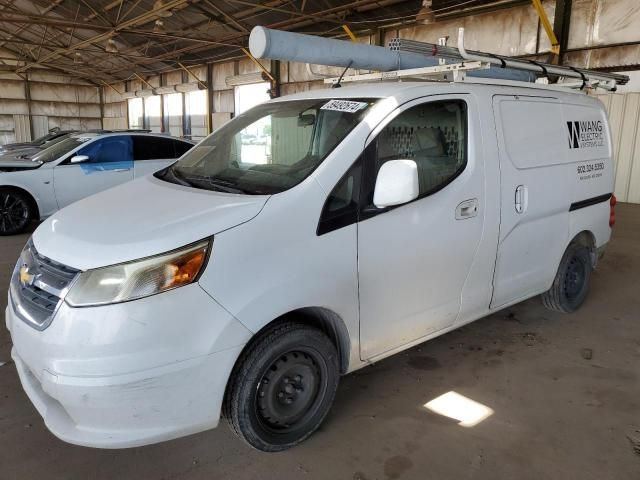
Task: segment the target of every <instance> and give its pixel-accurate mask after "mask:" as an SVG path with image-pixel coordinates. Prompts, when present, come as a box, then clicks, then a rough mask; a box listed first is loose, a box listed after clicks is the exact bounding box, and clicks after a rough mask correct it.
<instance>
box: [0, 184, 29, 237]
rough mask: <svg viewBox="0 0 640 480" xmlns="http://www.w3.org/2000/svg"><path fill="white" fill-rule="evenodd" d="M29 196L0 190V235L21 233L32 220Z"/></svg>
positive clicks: (10, 190) (13, 191)
mask: <svg viewBox="0 0 640 480" xmlns="http://www.w3.org/2000/svg"><path fill="white" fill-rule="evenodd" d="M33 215H34V212H33V206H32V201H31V198H30V197H29V195H27V194H26V193H23V192H21V191H18V190H12V189H8V188H3V189H0V235H2V236H5V235H15V234H17V233H21V232H23V231H24V230H25V229H26V228H27V226H28V225H29V224H30V223H31V220H32V219H33Z"/></svg>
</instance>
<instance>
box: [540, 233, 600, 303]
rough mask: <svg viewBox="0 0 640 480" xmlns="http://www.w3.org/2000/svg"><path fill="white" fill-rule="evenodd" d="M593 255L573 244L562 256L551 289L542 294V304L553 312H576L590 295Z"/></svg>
mask: <svg viewBox="0 0 640 480" xmlns="http://www.w3.org/2000/svg"><path fill="white" fill-rule="evenodd" d="M592 270H593V265H592V264H591V253H590V252H589V250H588V249H587V248H586V247H585V246H583V245H580V244H577V243H572V244H571V245H569V246H568V247H567V250H566V251H565V252H564V255H563V256H562V260H561V261H560V266H559V267H558V272H557V273H556V278H555V279H554V280H553V285H551V288H550V289H549V290H548V291H546V292H545V293H543V294H542V303H543V304H544V306H545V307H546V308H547V309H549V310H552V311H555V312H561V313H571V312H575V311H576V310H577V309H578V308H579V307H580V306H581V305H582V304H583V302H584V300H585V298H586V297H587V294H588V293H589V282H590V280H591V271H592Z"/></svg>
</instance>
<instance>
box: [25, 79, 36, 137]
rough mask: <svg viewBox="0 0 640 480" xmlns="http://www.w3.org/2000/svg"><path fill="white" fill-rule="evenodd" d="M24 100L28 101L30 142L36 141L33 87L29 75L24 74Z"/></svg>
mask: <svg viewBox="0 0 640 480" xmlns="http://www.w3.org/2000/svg"><path fill="white" fill-rule="evenodd" d="M23 78H24V98H25V99H26V100H27V115H28V116H29V138H28V139H27V140H28V141H31V140H33V139H34V136H33V115H32V114H31V86H30V85H29V74H28V73H26V72H25V74H24V77H23Z"/></svg>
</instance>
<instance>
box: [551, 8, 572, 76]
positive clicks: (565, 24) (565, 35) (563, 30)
mask: <svg viewBox="0 0 640 480" xmlns="http://www.w3.org/2000/svg"><path fill="white" fill-rule="evenodd" d="M571 1H572V0H556V9H555V14H554V18H553V31H554V33H555V34H556V37H557V38H558V42H559V44H560V52H559V53H558V65H562V55H564V53H565V52H566V51H567V46H568V44H569V28H570V24H571Z"/></svg>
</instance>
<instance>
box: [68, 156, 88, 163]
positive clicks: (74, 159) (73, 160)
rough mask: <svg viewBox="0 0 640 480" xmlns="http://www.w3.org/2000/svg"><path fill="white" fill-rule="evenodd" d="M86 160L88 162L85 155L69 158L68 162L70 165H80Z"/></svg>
mask: <svg viewBox="0 0 640 480" xmlns="http://www.w3.org/2000/svg"><path fill="white" fill-rule="evenodd" d="M87 160H89V157H88V156H87V155H76V156H75V157H71V160H69V161H70V162H71V163H82V162H86V161H87Z"/></svg>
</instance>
